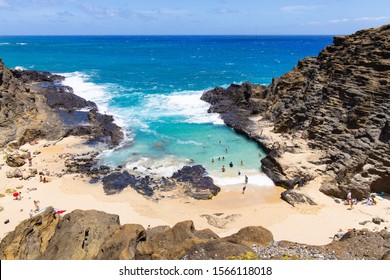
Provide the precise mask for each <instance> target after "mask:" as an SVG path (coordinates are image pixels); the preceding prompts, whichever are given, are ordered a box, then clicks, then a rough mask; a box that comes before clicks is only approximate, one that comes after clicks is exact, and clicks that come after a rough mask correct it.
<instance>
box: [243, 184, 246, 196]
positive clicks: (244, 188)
mask: <svg viewBox="0 0 390 280" xmlns="http://www.w3.org/2000/svg"><path fill="white" fill-rule="evenodd" d="M245 190H246V185H245V186H244V187H243V188H242V194H244V193H245Z"/></svg>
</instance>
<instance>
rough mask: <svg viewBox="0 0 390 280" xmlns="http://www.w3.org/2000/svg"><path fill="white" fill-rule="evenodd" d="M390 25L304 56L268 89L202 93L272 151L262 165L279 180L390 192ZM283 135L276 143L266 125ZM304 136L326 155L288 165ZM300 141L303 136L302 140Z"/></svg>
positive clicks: (336, 190) (361, 192) (339, 190)
mask: <svg viewBox="0 0 390 280" xmlns="http://www.w3.org/2000/svg"><path fill="white" fill-rule="evenodd" d="M389 58H390V25H385V26H382V27H380V28H376V29H368V30H362V31H359V32H356V33H355V34H352V35H349V36H342V37H341V36H338V37H335V38H334V42H333V45H331V46H328V47H326V48H324V49H323V50H322V51H321V52H320V54H319V55H318V56H317V57H308V58H305V59H302V60H300V61H299V62H298V65H297V66H296V67H294V69H292V70H291V71H290V72H288V73H286V74H285V75H283V76H281V77H280V78H278V79H273V81H272V83H271V84H270V85H269V86H268V87H264V86H259V85H252V84H249V83H244V84H243V85H241V86H238V85H232V86H231V87H229V88H228V89H226V90H225V89H222V88H216V89H214V90H211V91H209V92H206V93H205V94H204V95H203V97H202V99H203V100H205V101H207V102H209V103H211V105H212V106H211V107H210V111H211V112H218V113H221V114H222V118H223V119H224V121H225V122H226V123H227V124H228V125H230V126H232V127H233V128H234V129H236V130H237V131H239V132H242V133H244V134H246V135H248V136H249V137H251V138H253V139H255V140H256V141H258V142H259V144H260V145H261V146H262V147H263V148H265V150H266V151H267V152H269V155H268V156H267V157H266V158H265V159H264V160H263V162H262V164H263V166H262V168H263V171H264V172H265V173H267V175H269V176H270V177H271V179H273V180H274V182H275V183H276V184H279V185H283V186H285V187H287V188H293V187H294V185H296V184H298V185H299V186H303V185H304V184H305V183H307V182H308V181H310V180H312V179H314V178H316V177H318V176H324V178H326V179H324V181H323V183H322V186H321V188H320V190H321V191H322V192H323V193H325V194H328V195H332V196H337V197H343V198H344V197H345V196H346V194H347V189H351V190H352V194H353V196H354V197H357V198H358V199H362V198H365V197H367V196H368V195H369V194H370V192H387V193H389V192H390V145H389V140H390V113H389V112H390V59H389ZM265 124H268V125H270V126H272V127H273V129H272V132H273V133H275V134H277V135H279V136H280V137H281V139H283V138H284V139H289V140H291V141H287V140H286V141H280V142H279V141H278V142H277V143H276V142H275V141H270V139H267V137H266V136H265V135H264V134H263V128H264V127H263V126H262V125H265ZM295 139H303V141H305V142H306V143H307V145H308V147H309V148H310V149H311V150H320V151H322V152H323V155H322V156H321V157H319V158H317V159H315V160H311V161H310V162H309V164H311V165H312V167H313V168H308V167H307V166H303V165H300V164H299V163H297V165H296V166H295V168H294V169H292V168H287V166H286V165H285V164H284V163H283V162H284V161H283V159H282V158H283V156H286V155H287V154H291V156H294V153H296V151H297V148H298V146H299V145H295V146H294V145H291V143H294V140H295ZM295 142H297V141H295Z"/></svg>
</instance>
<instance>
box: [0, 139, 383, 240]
mask: <svg viewBox="0 0 390 280" xmlns="http://www.w3.org/2000/svg"><path fill="white" fill-rule="evenodd" d="M82 142H83V139H82V138H80V137H79V138H76V137H68V138H66V139H63V140H62V141H60V142H58V143H56V144H55V145H53V144H52V145H50V146H49V147H43V146H44V144H46V143H48V142H47V141H40V142H39V144H37V145H32V146H31V145H29V144H26V145H25V146H24V147H22V149H27V150H29V151H30V152H34V151H36V150H39V151H40V152H41V154H39V155H36V156H33V165H32V168H37V169H38V171H41V170H43V169H48V170H50V172H51V174H53V173H60V172H61V170H62V169H64V165H63V161H64V160H63V159H61V158H59V155H60V154H64V153H75V154H76V153H83V152H86V151H89V150H91V149H90V148H88V147H86V146H84V145H82V144H81V143H82ZM3 155H4V151H3V152H1V154H0V164H4V165H3V166H2V169H1V170H0V178H1V184H0V194H5V192H6V190H7V189H14V188H16V187H17V186H23V188H22V189H21V190H20V191H21V192H22V196H23V198H22V200H20V201H19V200H13V197H12V194H5V196H4V197H2V198H0V206H1V207H3V208H4V210H3V211H2V212H0V224H1V228H0V238H3V237H4V236H5V235H6V234H7V233H8V232H10V231H12V230H14V228H15V227H16V226H17V225H18V224H19V223H20V222H21V221H22V220H24V219H28V218H29V211H30V209H34V203H33V202H34V200H39V201H40V205H41V207H45V206H53V207H55V208H59V209H61V210H66V212H65V214H67V213H70V212H71V211H72V210H75V209H84V210H87V209H96V210H101V211H105V212H107V213H112V214H117V215H119V216H120V221H121V223H122V224H125V223H135V224H141V225H142V226H144V227H145V228H146V227H147V226H148V225H151V226H152V227H153V226H157V225H169V226H173V225H175V224H176V223H177V222H180V221H184V220H193V221H194V223H195V228H196V229H204V228H210V229H211V230H213V231H214V232H215V233H217V234H218V235H219V236H221V237H222V236H228V235H230V234H233V233H235V232H237V231H238V230H239V229H241V228H242V227H245V226H263V227H265V228H267V229H269V230H271V231H272V233H273V235H274V239H275V240H289V241H295V242H301V243H306V244H312V245H321V244H327V243H329V242H330V241H332V240H331V238H330V237H332V236H333V235H334V234H335V233H336V232H337V231H338V230H339V229H343V230H347V229H351V228H356V229H359V228H368V229H371V230H381V229H383V228H384V227H388V228H389V226H390V223H389V221H386V222H385V223H382V224H380V225H376V224H373V223H367V224H366V225H364V226H362V225H359V222H363V221H366V220H371V219H372V218H373V217H381V218H384V219H387V220H389V219H388V217H389V216H390V215H389V214H390V201H389V200H388V199H384V200H382V201H380V202H379V203H378V204H377V205H376V206H366V205H361V204H358V205H356V206H355V208H354V209H353V210H347V209H348V207H347V206H346V205H343V204H342V203H340V204H337V203H335V202H334V201H333V199H332V198H329V197H327V196H325V195H323V194H322V193H320V192H319V191H318V188H319V185H320V183H321V182H320V181H321V179H320V178H319V179H317V180H314V181H312V182H311V183H310V184H309V186H307V187H305V188H304V192H305V193H306V194H307V195H308V196H309V197H311V198H312V199H313V200H314V201H315V202H317V203H318V205H317V206H308V205H303V206H299V207H292V206H291V205H289V204H287V203H285V202H284V201H282V200H281V199H280V198H279V197H280V193H281V192H282V191H283V189H282V188H279V187H263V188H259V187H256V186H254V185H250V184H249V185H248V188H247V190H246V192H245V194H242V193H241V191H242V185H237V186H230V187H229V188H226V189H223V190H222V191H221V192H220V193H219V194H218V195H217V196H216V197H214V198H213V199H212V200H208V201H198V200H194V199H191V198H188V197H185V196H183V195H181V194H180V192H170V193H166V194H165V196H166V198H164V199H161V200H159V201H158V202H156V201H153V200H151V199H147V198H145V197H143V196H141V195H140V194H138V193H137V192H136V191H135V190H133V189H131V188H127V189H125V190H124V191H123V192H121V193H120V194H117V195H110V196H108V195H105V194H104V192H103V188H102V185H101V184H100V183H99V184H93V185H91V184H89V183H88V178H80V176H76V175H65V176H63V177H61V178H58V177H56V176H48V178H49V179H50V182H49V183H41V182H39V176H37V177H35V178H34V179H32V180H19V179H15V178H13V179H7V178H6V171H8V170H11V169H12V168H10V167H8V166H7V165H6V164H5V159H3ZM27 165H28V164H26V165H25V166H23V167H21V168H20V169H22V170H23V169H28V168H29V167H28V166H27ZM28 188H30V189H31V188H37V190H34V191H30V192H28ZM215 213H223V214H221V215H220V216H219V218H220V219H223V218H225V217H227V216H229V215H234V219H233V220H232V221H230V220H229V221H227V222H226V225H225V227H224V228H217V227H214V226H212V225H210V224H208V223H207V219H206V218H205V217H202V216H201V215H204V214H209V215H212V214H215ZM7 219H9V223H7V224H5V223H4V221H5V220H7Z"/></svg>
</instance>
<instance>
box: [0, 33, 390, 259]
mask: <svg viewBox="0 0 390 280" xmlns="http://www.w3.org/2000/svg"><path fill="white" fill-rule="evenodd" d="M389 31H390V27H389V26H388V25H387V26H383V27H381V28H378V29H371V30H364V31H359V32H357V33H356V34H353V35H350V36H345V37H335V40H334V44H333V45H332V46H329V47H327V48H325V49H324V50H323V51H322V52H321V53H320V54H319V56H318V57H316V58H314V57H313V58H306V59H303V60H301V61H299V62H298V65H297V66H296V67H295V68H294V69H293V70H292V71H291V72H289V73H287V74H285V75H284V76H282V77H280V78H278V79H274V80H273V82H272V83H271V84H270V85H269V86H268V87H265V86H262V85H254V84H251V83H244V84H242V85H231V86H230V87H229V88H227V89H223V88H216V89H214V90H211V91H208V92H206V93H204V95H203V96H202V99H203V100H205V101H207V102H209V103H210V104H211V107H210V112H217V113H219V114H221V116H222V118H223V120H224V121H225V123H226V124H227V125H228V126H230V127H232V128H234V129H235V130H236V131H238V132H240V133H243V134H245V135H247V136H248V137H250V138H251V139H253V140H255V141H257V142H258V143H259V144H260V145H261V146H262V147H263V148H264V149H265V150H266V151H267V152H268V156H267V157H266V158H265V159H263V160H262V169H263V171H264V172H265V173H266V174H267V175H268V176H269V177H270V178H271V179H272V180H273V181H274V183H275V184H276V185H278V186H281V187H283V188H285V189H287V190H286V191H285V192H283V193H282V195H281V196H282V198H283V199H285V200H286V201H288V202H289V203H290V204H292V205H296V204H301V203H304V204H306V203H308V204H310V205H315V204H317V201H315V199H312V198H310V195H307V194H306V193H305V188H307V187H309V186H310V185H311V184H313V182H315V183H316V184H318V180H319V179H320V184H319V185H320V187H319V190H320V191H322V192H323V193H325V194H327V195H329V196H332V197H338V198H345V196H346V193H347V190H348V189H351V190H352V192H353V196H354V197H356V198H358V199H363V198H366V197H367V196H368V195H369V194H370V193H371V192H385V193H389V192H390V191H389V186H390V184H389V178H390V177H389V168H390V164H389V162H390V161H389V154H390V151H389V145H388V142H389V139H390V138H389V135H390V134H389V114H388V112H389V109H390V108H389V102H388V101H389V92H390V91H389V89H390V88H389V82H390V81H389V71H390V68H389V65H388V60H386V58H387V59H388V58H389V57H388V55H389V54H388V53H387V50H388V49H389V45H388V44H389V41H390V40H389V36H390V34H389ZM0 66H1V69H0V70H1V73H2V74H1V79H0V81H1V85H0V90H1V103H0V104H1V107H0V113H1V116H2V118H3V119H2V121H1V127H2V131H4V133H2V136H1V142H0V143H1V146H2V147H6V149H8V150H7V151H8V154H9V156H8V158H7V164H8V165H9V166H12V165H14V167H15V168H17V167H21V166H23V165H24V164H26V160H27V159H28V155H27V154H24V153H23V151H22V153H21V152H20V151H18V150H17V148H18V147H19V146H21V145H23V144H25V143H29V142H33V141H35V140H36V139H37V138H40V139H42V138H45V139H49V140H54V141H57V140H60V139H63V138H64V137H67V136H70V135H76V136H83V135H84V136H88V142H89V143H90V144H96V143H104V144H106V145H108V146H111V147H115V146H116V145H118V144H119V143H120V141H121V139H123V132H122V131H121V130H120V128H119V127H118V126H116V125H115V124H114V123H113V118H112V117H111V116H107V115H103V114H100V113H98V112H97V110H96V109H97V108H96V105H95V104H94V103H93V102H90V101H86V100H84V99H82V98H79V97H77V96H76V95H74V94H73V92H72V89H71V88H69V87H66V86H62V85H61V84H60V83H59V82H60V81H61V79H62V77H60V76H57V75H51V74H49V73H42V72H36V71H17V70H10V69H7V68H6V67H5V66H4V65H3V64H2V63H1V64H0ZM14 100H16V101H17V102H13V101H14ZM86 107H87V108H89V111H88V112H86V111H84V110H81V109H82V108H86ZM80 123H82V124H84V125H80ZM91 136H92V137H91ZM96 156H97V153H95V152H90V153H86V154H76V155H75V154H64V155H63V157H64V159H65V166H64V171H63V173H61V174H57V176H64V175H65V174H75V175H76V176H88V177H89V178H90V180H91V181H92V182H94V181H95V182H96V181H99V180H101V181H102V183H103V185H104V191H105V193H106V194H111V195H112V194H118V193H120V192H122V191H123V190H124V189H126V188H127V187H128V186H130V187H131V188H133V189H134V190H136V191H137V192H138V193H140V194H142V195H144V196H146V197H150V198H152V199H154V200H155V201H158V200H160V199H162V198H164V196H165V195H164V193H167V192H169V191H171V190H173V189H174V188H182V189H183V192H184V193H185V195H187V196H188V195H189V196H190V197H193V198H195V199H210V198H212V197H213V196H215V195H217V194H218V192H220V189H219V187H217V186H215V185H214V183H213V181H212V179H211V178H210V177H208V176H207V174H206V172H205V169H204V168H203V167H202V166H192V167H185V168H183V169H182V170H179V171H178V172H176V173H175V174H174V175H173V176H172V177H171V178H164V177H162V178H151V177H149V176H144V175H142V174H139V173H137V170H131V171H124V170H122V168H121V167H118V168H117V169H116V170H111V169H110V168H108V167H105V166H96V163H97V161H96ZM16 173H18V174H17V175H16V176H17V177H20V176H19V175H20V172H16ZM16 173H15V174H16ZM32 173H34V172H32ZM35 175H36V173H35V174H34V175H32V176H35ZM23 176H24V175H23V174H22V177H23ZM27 177H28V176H26V179H27ZM207 218H208V219H210V220H213V221H214V222H213V221H211V224H214V225H215V224H217V223H221V220H218V219H219V218H218V215H212V216H208V217H207ZM102 220H107V224H109V225H110V226H109V228H110V230H108V231H106V232H105V234H104V236H102V235H101V232H103V231H102V230H101V229H99V227H100V226H101V225H100V224H101V221H102ZM41 227H43V229H42V228H41ZM27 229H28V230H27ZM61 231H64V232H66V233H67V234H69V233H70V234H74V237H72V238H71V239H72V240H74V241H75V242H74V243H73V245H74V246H73V245H72V246H70V247H69V248H68V249H69V250H68V252H66V253H65V251H61V256H60V255H58V253H56V252H55V249H53V248H58V246H60V247H61V246H62V245H60V243H61V242H62V241H61V240H63V238H61V234H63V233H61ZM25 232H32V234H28V235H25ZM76 232H78V233H76ZM80 232H81V233H80ZM247 232H250V233H251V234H250V235H249V236H250V237H245V236H248V234H247ZM80 234H81V235H80ZM41 235H45V236H48V238H47V239H45V240H41V241H39V240H37V238H38V237H39V236H41ZM99 236H100V237H101V238H100V237H99ZM170 236H171V237H170ZM178 236H179V237H180V238H179V239H177V238H178ZM98 237H99V238H98ZM263 239H265V241H264V240H263ZM161 240H169V242H168V241H167V242H163V243H161ZM259 240H260V241H259ZM362 240H365V241H362ZM76 241H80V242H81V243H80V242H79V243H80V244H79V243H78V242H76ZM14 242H16V243H18V242H20V243H18V244H20V245H18V246H16V247H15V246H14V244H16V243H14ZM350 242H352V243H353V242H354V243H359V242H362V243H364V242H366V243H367V244H369V245H367V246H368V247H367V248H365V247H364V246H360V247H359V248H357V249H356V250H354V251H352V252H351V251H350V250H349V249H347V248H350V246H351V244H352V243H350ZM31 243H33V244H35V245H34V246H36V250H35V249H34V250H32V251H30V250H27V251H26V249H25V248H26V246H27V244H31ZM158 244H160V245H158ZM161 244H162V245H161ZM332 244H333V245H332ZM359 244H360V243H359ZM373 244H374V245H373ZM52 246H53V247H52ZM181 246H184V247H181ZM369 246H378V247H379V248H380V250H374V249H372V248H371V247H369ZM92 248H93V249H92ZM118 248H123V250H122V249H118ZM335 248H337V249H335ZM388 248H389V237H388V232H387V231H386V230H383V231H380V232H376V233H373V232H369V231H356V230H351V231H349V232H348V234H347V235H346V237H345V238H344V239H343V240H340V241H333V242H332V243H331V244H329V245H328V247H326V246H325V247H322V248H317V247H312V246H308V245H303V244H294V243H289V242H274V241H273V237H272V234H271V233H270V232H269V231H268V230H266V229H264V228H260V227H253V228H243V229H242V232H241V231H240V232H238V233H237V234H235V235H232V236H229V237H225V238H219V237H218V236H217V235H216V234H215V233H213V232H212V231H211V230H202V231H196V230H195V228H194V225H193V224H192V222H189V221H187V222H183V223H180V224H177V225H176V226H174V227H172V228H170V227H167V226H161V227H160V226H158V227H153V228H152V229H150V230H148V229H146V230H145V228H144V227H143V226H141V225H123V226H121V225H120V224H119V219H118V217H117V216H115V215H109V214H105V213H99V212H95V211H85V212H84V211H77V210H75V211H73V212H72V213H70V214H67V215H65V216H64V217H60V216H59V215H58V214H56V213H55V212H53V210H52V209H48V210H47V211H46V212H45V213H44V214H42V215H38V216H36V217H34V218H33V219H29V220H27V221H24V222H23V223H22V224H21V225H20V227H19V229H18V228H17V229H16V230H15V232H13V233H10V234H9V235H8V236H7V237H6V238H4V239H3V240H2V243H1V245H0V249H1V250H0V251H1V252H2V257H1V258H2V259H3V258H4V259H42V258H43V259H61V258H65V259H109V258H114V259H119V258H124V259H213V258H214V259H215V258H216V259H226V258H233V257H237V258H239V257H240V256H241V257H242V258H244V257H245V255H248V253H250V254H254V255H253V256H254V258H276V259H278V258H279V259H280V258H282V259H283V258H305V259H311V258H313V259H354V258H372V259H380V258H386V254H385V253H386V251H388ZM288 250H290V251H288ZM348 250H349V251H348ZM359 250H361V252H360V251H359ZM347 251H348V253H347ZM199 252H203V253H202V254H200V253H199ZM216 252H218V253H216ZM286 252H288V253H286ZM308 252H312V253H308ZM363 252H364V253H363ZM387 256H388V253H387Z"/></svg>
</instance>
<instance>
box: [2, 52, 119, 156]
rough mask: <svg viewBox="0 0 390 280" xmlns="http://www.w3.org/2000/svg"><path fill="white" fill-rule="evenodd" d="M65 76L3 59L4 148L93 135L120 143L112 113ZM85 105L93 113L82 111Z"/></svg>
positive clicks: (114, 144) (112, 144) (109, 141)
mask: <svg viewBox="0 0 390 280" xmlns="http://www.w3.org/2000/svg"><path fill="white" fill-rule="evenodd" d="M63 79H64V78H63V77H61V76H58V75H52V74H50V73H47V72H38V71H29V70H14V69H8V68H7V67H5V66H4V64H3V62H2V60H1V59H0V128H1V132H2V133H1V135H0V148H2V147H5V146H6V145H7V144H9V143H12V144H13V145H14V146H16V147H17V146H20V145H22V144H24V143H26V142H29V141H32V140H35V139H37V138H45V139H48V140H58V139H61V138H62V137H65V136H67V135H90V136H91V137H94V138H95V139H97V140H103V141H105V142H106V143H107V144H109V145H110V146H116V145H118V144H119V143H120V141H121V140H122V139H123V132H122V131H121V129H120V128H119V127H118V126H116V125H115V124H114V123H113V118H112V116H107V115H102V114H100V113H98V112H97V106H96V104H95V103H93V102H91V101H87V100H85V99H83V98H81V97H79V96H77V95H75V94H74V93H73V89H72V88H70V87H66V86H63V85H61V83H60V82H61V81H62V80H63ZM85 108H89V109H90V112H89V113H88V112H82V111H78V110H80V109H85Z"/></svg>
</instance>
